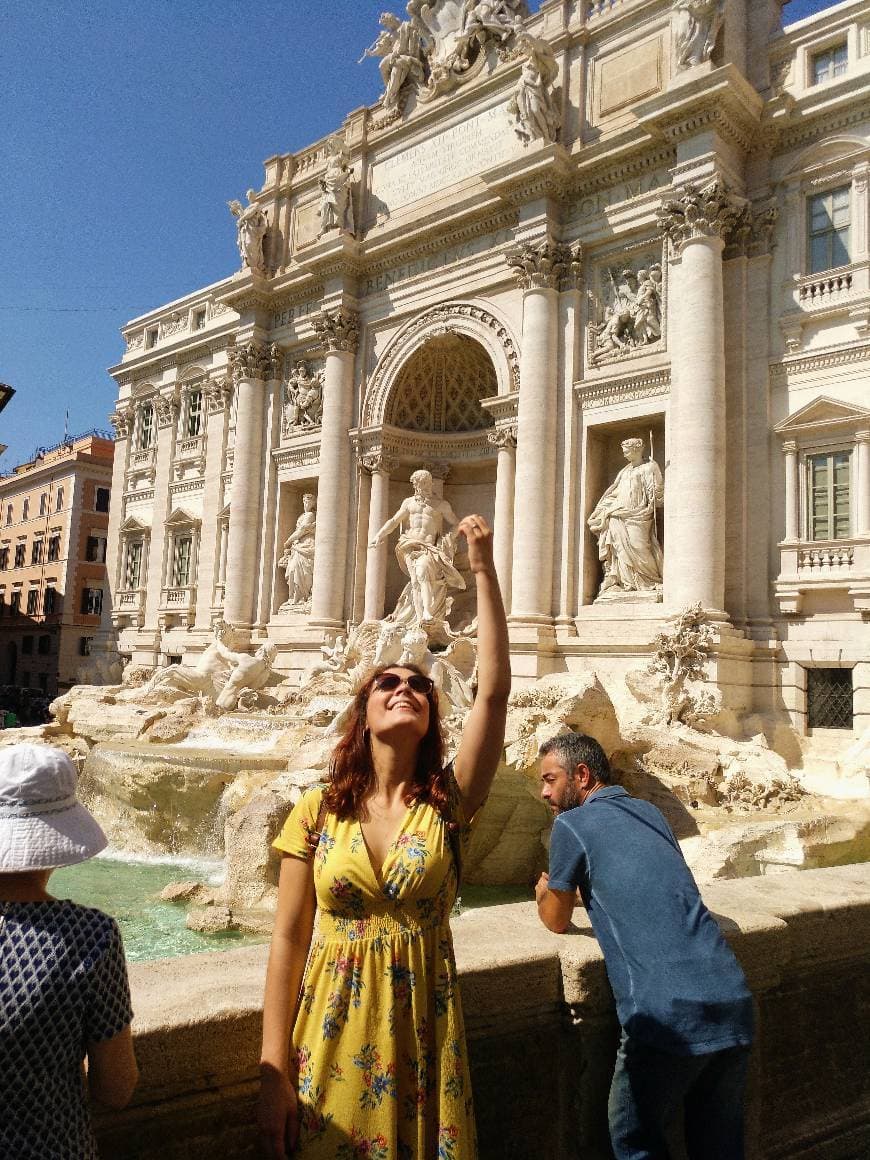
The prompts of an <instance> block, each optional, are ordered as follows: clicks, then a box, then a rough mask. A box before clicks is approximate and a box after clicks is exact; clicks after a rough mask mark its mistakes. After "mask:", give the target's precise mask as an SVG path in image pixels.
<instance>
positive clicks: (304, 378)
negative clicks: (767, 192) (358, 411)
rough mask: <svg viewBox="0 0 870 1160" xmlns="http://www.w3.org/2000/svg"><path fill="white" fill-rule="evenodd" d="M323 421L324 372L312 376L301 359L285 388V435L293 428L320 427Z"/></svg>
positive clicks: (282, 425) (283, 423)
mask: <svg viewBox="0 0 870 1160" xmlns="http://www.w3.org/2000/svg"><path fill="white" fill-rule="evenodd" d="M322 421H323V371H318V372H317V374H312V372H311V367H310V366H309V364H308V363H307V362H306V361H305V359H299V361H298V362H297V363H296V366H295V367H294V368H293V371H292V373H291V374H290V376H289V378H288V379H287V384H286V386H285V387H284V415H283V419H282V423H281V427H282V430H283V433H284V434H285V435H287V434H289V432H290V430H291V429H292V428H293V427H319V426H320V424H321V423H322Z"/></svg>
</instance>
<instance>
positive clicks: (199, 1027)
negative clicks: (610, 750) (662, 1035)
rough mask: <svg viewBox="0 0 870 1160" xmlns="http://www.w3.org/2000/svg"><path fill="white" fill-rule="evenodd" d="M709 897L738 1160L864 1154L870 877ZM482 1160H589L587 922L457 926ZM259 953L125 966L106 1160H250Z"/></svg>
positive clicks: (595, 1076)
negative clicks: (738, 1114)
mask: <svg viewBox="0 0 870 1160" xmlns="http://www.w3.org/2000/svg"><path fill="white" fill-rule="evenodd" d="M704 896H705V899H706V901H707V903H708V905H709V906H710V907H711V909H712V910H713V911H714V913H715V914H716V915H717V916H718V918H719V921H720V923H721V925H722V928H723V930H724V932H725V934H726V937H727V938H728V939H729V941H730V942H731V944H732V946H733V947H734V950H735V952H736V954H737V955H738V957H739V958H740V960H741V962H742V963H743V966H744V969H745V971H746V974H747V978H748V979H749V983H750V986H751V987H752V989H753V992H754V994H755V996H756V999H757V1005H758V1040H757V1045H756V1049H755V1052H754V1056H753V1065H752V1069H751V1078H750V1088H749V1095H748V1104H749V1106H748V1113H749V1114H748V1123H749V1141H748V1143H749V1147H748V1153H747V1155H748V1158H749V1160H796V1158H797V1157H799V1158H800V1160H830V1158H832V1157H834V1156H837V1157H840V1158H841V1160H845V1158H847V1157H850V1158H851V1157H854V1158H856V1160H857V1157H859V1156H866V1155H868V1154H870V1070H868V1068H867V1067H866V1066H865V1061H866V1053H867V1043H868V1042H870V1002H868V997H870V996H868V986H870V865H868V864H862V865H856V866H843V867H837V868H835V869H828V870H807V871H800V872H789V873H783V874H776V875H771V876H766V877H761V878H752V879H743V880H741V881H732V882H719V883H714V884H713V885H710V886H708V887H706V888H705V889H704ZM454 933H455V940H456V955H457V964H458V967H459V974H460V983H461V987H462V995H463V1002H464V1007H465V1016H466V1024H467V1029H468V1037H469V1049H470V1057H471V1065H472V1073H473V1083H474V1093H475V1108H476V1115H477V1123H478V1132H479V1136H480V1160H514V1158H516V1160H518V1158H519V1157H523V1158H525V1160H597V1158H599V1157H600V1156H602V1155H606V1154H607V1150H606V1145H603V1144H602V1141H603V1140H604V1139H605V1135H606V1123H605V1115H606V1096H607V1088H608V1085H609V1081H610V1074H611V1071H612V1067H613V1059H614V1054H615V1047H616V1038H617V1028H616V1023H615V1017H614V1012H613V1003H612V998H611V995H610V989H609V986H608V984H607V977H606V974H605V971H604V964H603V961H602V958H601V953H600V951H599V949H598V944H597V943H596V941H595V939H594V938H593V937H592V934H591V930H590V928H589V925H588V921H587V919H586V915H585V912H583V911H578V912H577V921H576V924H575V926H573V927H572V928H571V929H570V931H569V932H568V933H567V934H566V935H553V934H550V933H549V932H548V931H546V930H544V929H543V927H541V925H540V923H539V922H538V919H537V915H536V913H535V908H534V906H533V905H532V904H531V903H520V904H517V905H513V906H502V907H493V908H490V909H485V910H476V911H470V912H467V913H465V914H463V915H462V916H461V917H460V918H459V919H457V920H455V921H454ZM266 954H267V950H266V948H265V947H249V948H244V949H240V950H235V951H230V952H227V953H220V954H214V955H201V956H196V957H193V958H184V959H167V960H163V961H161V962H154V963H142V964H134V965H133V966H132V968H131V982H132V988H133V1005H134V1008H135V1011H136V1020H135V1024H134V1031H135V1036H136V1051H137V1055H138V1058H139V1063H140V1067H141V1071H142V1079H141V1083H140V1086H139V1089H138V1091H137V1093H136V1096H135V1099H134V1102H133V1104H132V1106H131V1107H129V1108H127V1109H125V1110H124V1111H122V1112H115V1113H111V1114H104V1115H101V1116H100V1117H99V1118H98V1121H97V1129H98V1135H99V1137H100V1140H101V1147H102V1154H103V1155H105V1156H110V1157H112V1160H157V1158H158V1157H159V1160H199V1158H200V1157H203V1158H204V1157H211V1156H227V1157H229V1156H232V1157H233V1158H234V1160H253V1158H254V1157H255V1155H256V1154H257V1153H256V1139H255V1131H254V1105H255V1099H256V1090H257V1085H256V1074H257V1059H258V1053H259V1040H260V1009H261V1000H262V988H263V977H264V973H265V965H266Z"/></svg>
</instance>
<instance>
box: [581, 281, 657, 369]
mask: <svg viewBox="0 0 870 1160" xmlns="http://www.w3.org/2000/svg"><path fill="white" fill-rule="evenodd" d="M607 278H608V286H607V287H606V290H605V293H606V296H607V302H606V305H605V307H604V317H603V319H602V321H601V322H600V323H599V324H598V325H593V326H592V327H591V328H590V329H591V331H592V334H593V335H594V341H593V349H592V354H591V359H592V363H593V365H594V364H597V363H599V362H602V361H606V360H607V359H609V358H614V357H618V356H619V355H620V354H625V353H627V352H628V351H632V350H636V349H638V348H640V347H644V346H648V345H650V344H651V343H654V342H658V341H659V340H660V339H661V337H662V267H661V263H660V262H652V263H650V264H649V265H648V266H645V265H642V266H641V267H640V268H639V269H638V270H636V271H635V270H633V269H631V268H630V267H629V268H627V269H624V270H613V269H610V270H608V271H607Z"/></svg>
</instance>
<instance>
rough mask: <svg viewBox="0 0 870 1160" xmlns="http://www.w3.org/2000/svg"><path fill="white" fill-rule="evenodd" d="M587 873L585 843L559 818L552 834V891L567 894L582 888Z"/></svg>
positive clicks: (550, 884)
mask: <svg viewBox="0 0 870 1160" xmlns="http://www.w3.org/2000/svg"><path fill="white" fill-rule="evenodd" d="M585 871H586V851H585V849H584V848H583V843H582V842H581V841H580V839H579V838H578V837H577V835H576V834H575V833H574V832H573V831H572V830H571V828H570V826H568V824H567V823H566V822H565V821H564V820H563V819H562V818H560V817H557V818H556V820H555V821H554V822H553V830H552V833H551V834H550V881H549V887H550V889H551V890H564V891H566V892H567V891H574V890H576V889H577V887H578V886H581V887H582V886H583V881H584V878H585Z"/></svg>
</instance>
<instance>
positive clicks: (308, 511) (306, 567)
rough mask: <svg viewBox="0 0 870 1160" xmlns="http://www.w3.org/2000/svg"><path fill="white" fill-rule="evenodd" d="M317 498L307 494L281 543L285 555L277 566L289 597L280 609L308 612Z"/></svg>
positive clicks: (281, 610) (312, 571)
mask: <svg viewBox="0 0 870 1160" xmlns="http://www.w3.org/2000/svg"><path fill="white" fill-rule="evenodd" d="M316 510H317V497H316V496H315V495H312V494H311V493H310V492H306V494H305V495H303V497H302V514H301V515H300V517H299V519H298V520H297V521H296V527H295V528H294V529H293V531H292V532H291V533H290V535H289V536H288V537H287V539H286V540H285V541H284V552H283V555H282V556H281V558H280V560H279V561H278V564H279V566H280V567H281V568H283V569H284V574H285V576H286V577H287V588H288V589H289V595H288V597H287V599H286V600H285V602H284V603H283V604H282V605H281V608H280V609H279V611H280V612H289V611H290V610H292V609H307V608H309V607H310V604H311V586H312V584H313V583H314V530H315V526H316V522H317V515H316Z"/></svg>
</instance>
